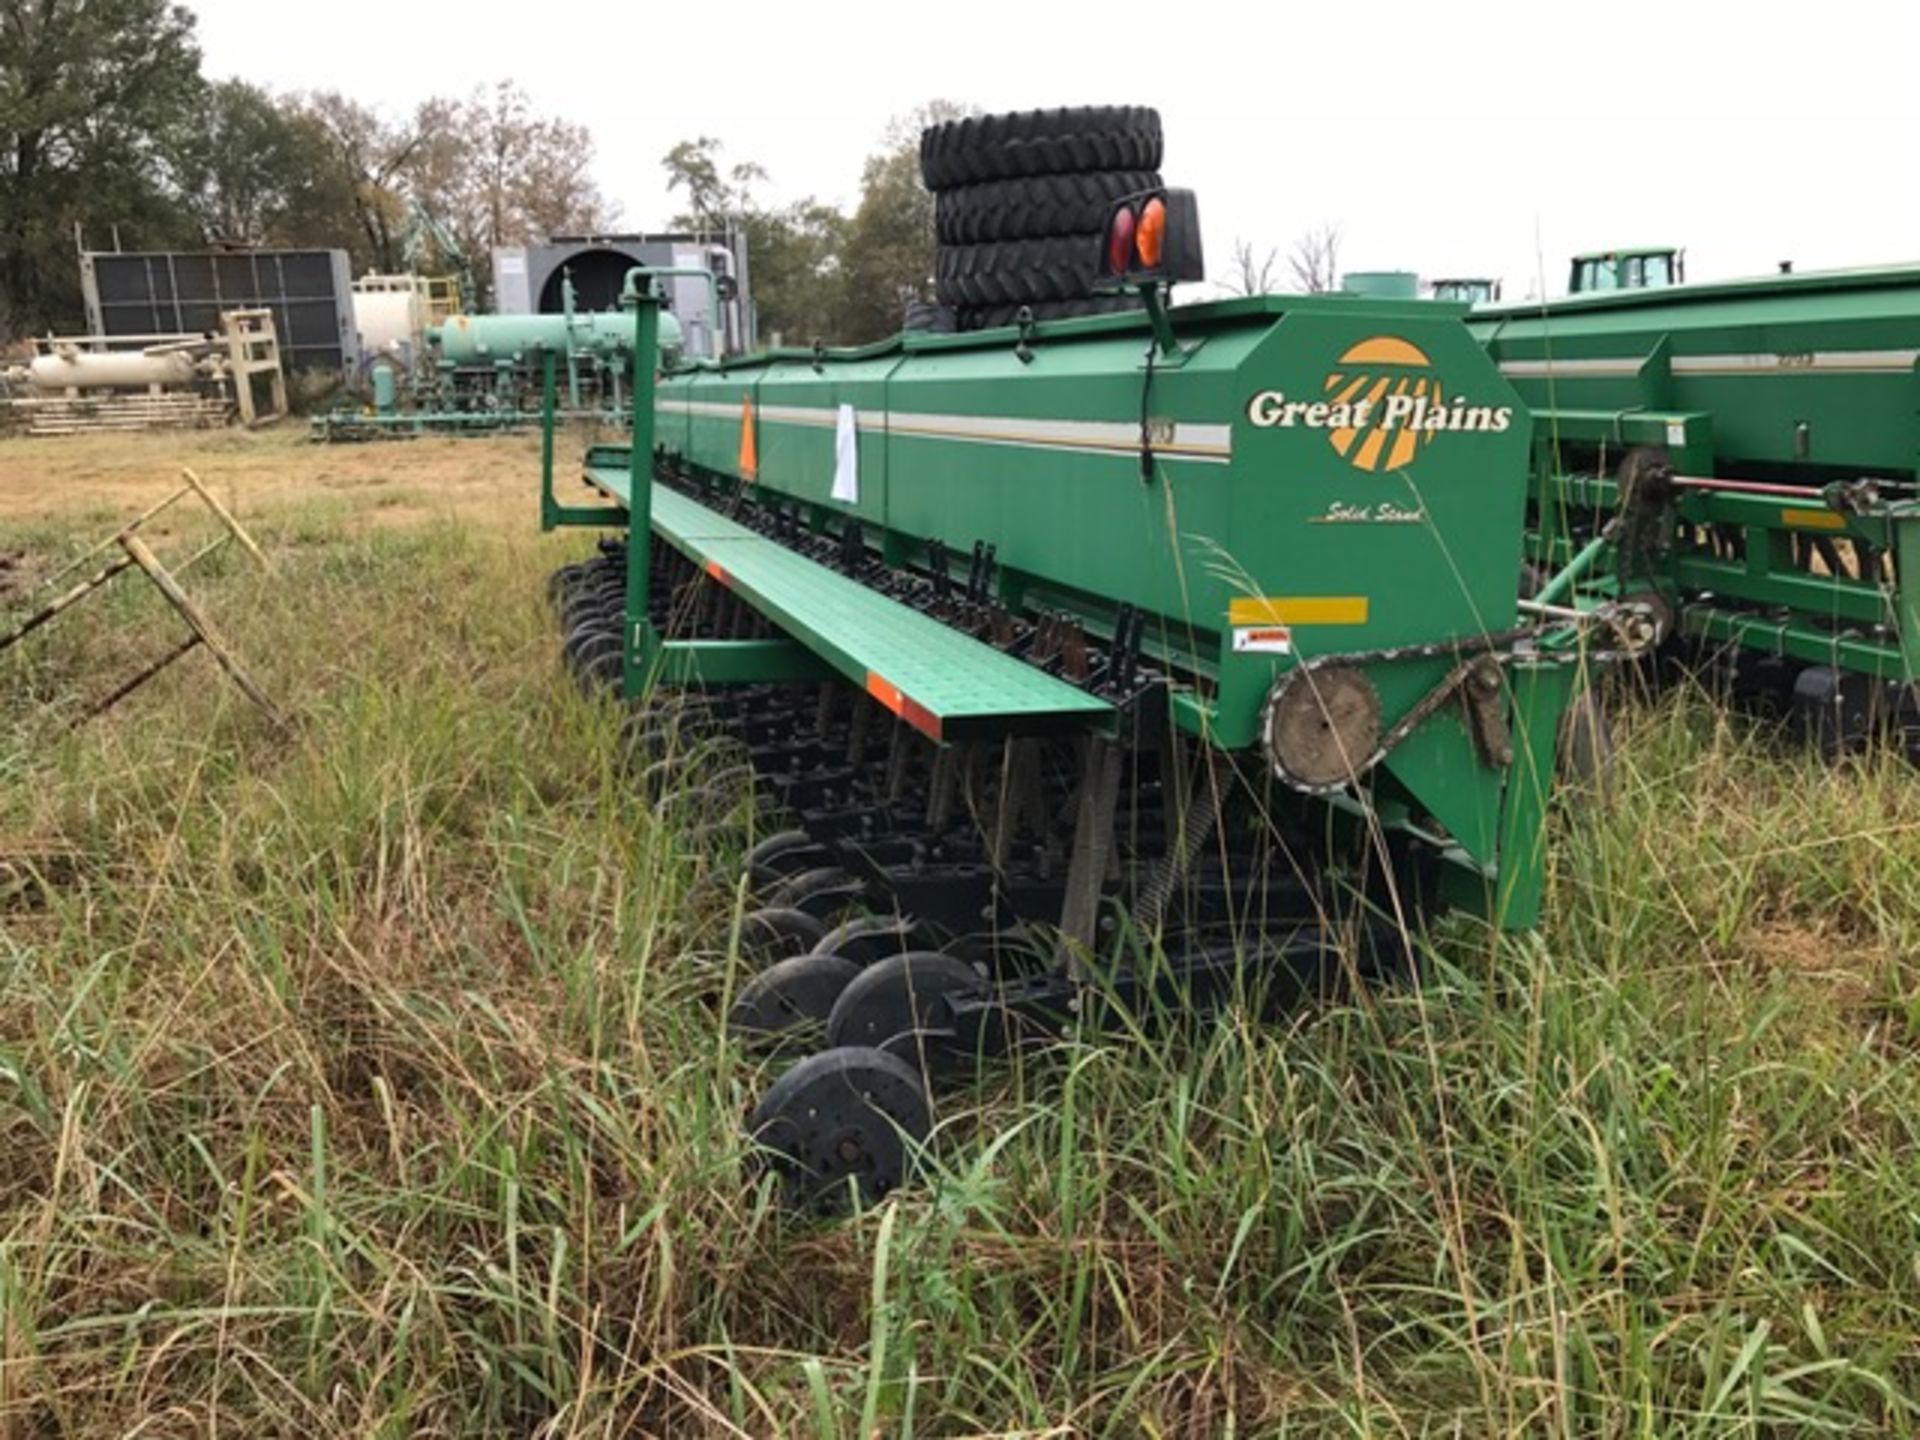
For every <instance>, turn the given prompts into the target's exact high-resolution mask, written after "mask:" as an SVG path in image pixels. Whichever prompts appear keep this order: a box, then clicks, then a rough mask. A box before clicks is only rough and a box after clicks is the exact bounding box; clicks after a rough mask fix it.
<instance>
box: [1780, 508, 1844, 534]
mask: <svg viewBox="0 0 1920 1440" xmlns="http://www.w3.org/2000/svg"><path fill="white" fill-rule="evenodd" d="M1780 523H1781V524H1782V525H1792V526H1794V527H1795V528H1797V529H1800V530H1844V529H1846V528H1847V517H1846V516H1844V515H1836V514H1835V513H1834V512H1833V511H1831V510H1782V511H1781V512H1780Z"/></svg>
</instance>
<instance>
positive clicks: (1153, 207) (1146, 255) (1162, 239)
mask: <svg viewBox="0 0 1920 1440" xmlns="http://www.w3.org/2000/svg"><path fill="white" fill-rule="evenodd" d="M1134 243H1135V244H1136V246H1137V247H1138V248H1139V251H1140V267H1141V268H1142V269H1143V270H1158V269H1159V268H1160V259H1161V257H1162V255H1164V254H1165V252H1166V248H1167V204H1166V201H1164V200H1161V199H1159V198H1158V197H1155V198H1154V199H1152V200H1149V201H1147V203H1146V204H1145V205H1144V206H1143V207H1142V208H1141V210H1140V232H1139V235H1138V237H1137V238H1136V240H1135V242H1134Z"/></svg>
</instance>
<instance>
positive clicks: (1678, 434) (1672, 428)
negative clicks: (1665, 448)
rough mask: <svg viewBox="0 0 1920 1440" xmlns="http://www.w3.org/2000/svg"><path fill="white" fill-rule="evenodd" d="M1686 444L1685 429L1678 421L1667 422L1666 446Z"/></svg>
mask: <svg viewBox="0 0 1920 1440" xmlns="http://www.w3.org/2000/svg"><path fill="white" fill-rule="evenodd" d="M1686 443H1687V427H1686V426H1685V425H1683V424H1681V423H1680V422H1679V421H1678V420H1669V421H1667V444H1669V445H1684V444H1686Z"/></svg>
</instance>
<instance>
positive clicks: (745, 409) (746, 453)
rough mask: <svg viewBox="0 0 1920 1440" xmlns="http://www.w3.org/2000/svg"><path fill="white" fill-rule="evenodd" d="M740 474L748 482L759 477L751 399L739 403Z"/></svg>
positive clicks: (757, 450) (758, 459)
mask: <svg viewBox="0 0 1920 1440" xmlns="http://www.w3.org/2000/svg"><path fill="white" fill-rule="evenodd" d="M740 474H741V475H742V476H743V477H744V478H746V479H748V480H756V479H758V478H759V476H760V447H759V446H758V445H756V444H755V443H754V438H753V397H752V396H751V395H749V396H747V397H746V398H745V399H744V400H742V401H741V402H740Z"/></svg>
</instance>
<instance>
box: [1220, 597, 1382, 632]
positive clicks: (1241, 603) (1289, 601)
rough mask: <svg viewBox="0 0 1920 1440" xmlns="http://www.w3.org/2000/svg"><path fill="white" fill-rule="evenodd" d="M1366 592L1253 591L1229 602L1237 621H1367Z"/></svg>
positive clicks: (1230, 617) (1231, 619)
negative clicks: (1363, 593)
mask: <svg viewBox="0 0 1920 1440" xmlns="http://www.w3.org/2000/svg"><path fill="white" fill-rule="evenodd" d="M1367 611H1368V602H1367V597H1366V596H1365V595H1250V596H1242V597H1241V598H1239V599H1237V600H1233V601H1231V602H1229V603H1228V605H1227V620H1228V622H1229V623H1230V624H1234V625H1364V624H1366V623H1367Z"/></svg>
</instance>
